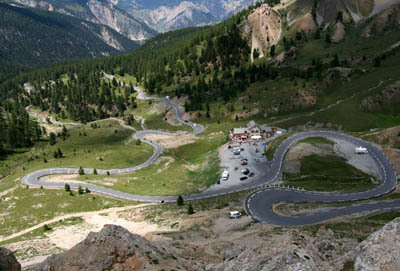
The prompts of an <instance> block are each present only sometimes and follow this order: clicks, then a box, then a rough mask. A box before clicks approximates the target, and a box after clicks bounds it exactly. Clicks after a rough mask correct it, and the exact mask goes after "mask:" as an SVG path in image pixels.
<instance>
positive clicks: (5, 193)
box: [0, 185, 18, 198]
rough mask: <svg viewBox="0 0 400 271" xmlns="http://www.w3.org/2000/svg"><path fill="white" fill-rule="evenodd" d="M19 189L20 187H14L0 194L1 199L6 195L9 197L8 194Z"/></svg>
mask: <svg viewBox="0 0 400 271" xmlns="http://www.w3.org/2000/svg"><path fill="white" fill-rule="evenodd" d="M17 188H18V185H16V186H14V187H12V188H10V189H8V190H5V191H3V192H0V198H1V197H3V196H5V195H7V194H8V193H11V192H12V191H14V190H15V189H17Z"/></svg>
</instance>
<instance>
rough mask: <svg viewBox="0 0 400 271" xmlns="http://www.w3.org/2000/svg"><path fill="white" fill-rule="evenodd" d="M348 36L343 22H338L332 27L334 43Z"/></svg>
mask: <svg viewBox="0 0 400 271" xmlns="http://www.w3.org/2000/svg"><path fill="white" fill-rule="evenodd" d="M345 36H346V30H345V26H344V24H342V22H340V21H339V22H337V23H336V24H335V25H334V26H333V28H332V34H331V41H332V42H333V43H339V42H341V41H343V40H344V38H345Z"/></svg>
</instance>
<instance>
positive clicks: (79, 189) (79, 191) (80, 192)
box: [78, 185, 84, 195]
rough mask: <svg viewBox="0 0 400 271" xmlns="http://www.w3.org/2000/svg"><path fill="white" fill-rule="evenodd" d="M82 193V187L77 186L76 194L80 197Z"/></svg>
mask: <svg viewBox="0 0 400 271" xmlns="http://www.w3.org/2000/svg"><path fill="white" fill-rule="evenodd" d="M83 192H84V191H83V188H82V186H80V185H79V186H78V194H79V195H82V194H83Z"/></svg>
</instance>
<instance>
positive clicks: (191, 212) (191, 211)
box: [187, 203, 194, 215]
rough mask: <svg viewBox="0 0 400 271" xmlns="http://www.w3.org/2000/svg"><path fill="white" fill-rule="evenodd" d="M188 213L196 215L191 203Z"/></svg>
mask: <svg viewBox="0 0 400 271" xmlns="http://www.w3.org/2000/svg"><path fill="white" fill-rule="evenodd" d="M187 212H188V215H192V214H194V210H193V206H192V204H191V203H189V206H188V210H187Z"/></svg>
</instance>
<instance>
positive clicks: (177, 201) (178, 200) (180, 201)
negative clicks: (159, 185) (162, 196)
mask: <svg viewBox="0 0 400 271" xmlns="http://www.w3.org/2000/svg"><path fill="white" fill-rule="evenodd" d="M176 204H177V205H178V206H182V205H183V204H184V201H183V198H182V196H181V195H179V196H178V198H177V199H176Z"/></svg>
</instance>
